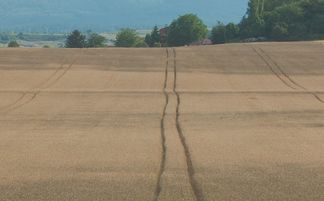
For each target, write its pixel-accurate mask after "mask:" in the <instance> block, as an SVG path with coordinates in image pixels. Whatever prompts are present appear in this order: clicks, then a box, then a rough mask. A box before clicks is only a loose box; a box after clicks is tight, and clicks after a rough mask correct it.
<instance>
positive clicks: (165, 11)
mask: <svg viewBox="0 0 324 201" xmlns="http://www.w3.org/2000/svg"><path fill="white" fill-rule="evenodd" d="M247 2H248V0H0V29H5V28H9V29H10V28H11V29H14V28H15V29H19V28H23V29H25V28H28V27H33V28H35V27H43V26H46V27H48V28H53V27H57V28H58V27H65V28H69V27H76V28H77V27H80V28H91V29H94V30H95V29H105V28H107V29H111V28H116V27H117V28H118V27H133V28H144V27H150V26H154V25H155V24H156V25H165V24H169V23H170V22H171V20H172V19H174V18H176V17H177V16H179V15H181V14H185V13H195V14H197V15H198V16H199V17H201V18H202V19H203V20H204V22H205V23H206V24H207V25H208V26H212V25H214V24H216V23H217V21H223V22H230V21H234V22H238V21H239V20H240V19H241V18H242V16H243V15H244V13H245V11H246V7H247Z"/></svg>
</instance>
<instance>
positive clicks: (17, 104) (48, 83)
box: [3, 49, 83, 114]
mask: <svg viewBox="0 0 324 201" xmlns="http://www.w3.org/2000/svg"><path fill="white" fill-rule="evenodd" d="M82 54H83V49H81V55H82ZM79 56H80V54H77V55H76V56H75V59H74V60H73V61H72V63H70V64H69V65H68V67H66V68H64V65H65V62H64V60H63V62H62V63H61V66H60V67H59V68H58V69H57V70H56V71H55V72H54V73H53V74H51V75H50V76H49V77H48V78H47V79H45V80H44V81H43V82H42V83H41V84H39V86H38V87H35V89H37V90H36V91H34V92H28V91H25V92H23V93H24V94H23V96H22V97H20V98H19V100H17V101H15V104H11V105H10V107H6V108H5V110H4V112H3V113H4V114H7V113H9V112H12V111H14V110H17V109H19V108H21V107H23V106H25V105H27V104H29V103H31V102H32V101H33V100H34V99H35V98H36V97H37V96H38V95H39V94H40V93H41V91H42V90H43V89H46V88H49V87H51V86H53V85H54V84H56V83H57V82H58V81H59V80H60V79H61V78H62V77H63V76H64V75H65V74H66V73H67V72H68V71H69V70H70V69H71V68H72V66H73V65H74V64H75V62H76V61H77V59H78V57H79ZM61 70H63V72H62V73H61V74H59V75H58V76H57V77H56V78H55V76H56V75H57V74H58V73H59V72H60V71H61ZM52 78H55V79H54V80H53V81H51V79H52ZM28 94H30V97H27V100H25V101H23V100H24V98H25V97H26V96H27V95H28ZM20 102H21V103H20Z"/></svg>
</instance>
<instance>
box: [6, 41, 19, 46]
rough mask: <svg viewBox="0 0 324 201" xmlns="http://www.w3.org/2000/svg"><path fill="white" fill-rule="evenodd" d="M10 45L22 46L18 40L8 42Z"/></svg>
mask: <svg viewBox="0 0 324 201" xmlns="http://www.w3.org/2000/svg"><path fill="white" fill-rule="evenodd" d="M8 47H20V45H19V43H18V42H17V41H15V40H14V41H10V42H9V43H8Z"/></svg>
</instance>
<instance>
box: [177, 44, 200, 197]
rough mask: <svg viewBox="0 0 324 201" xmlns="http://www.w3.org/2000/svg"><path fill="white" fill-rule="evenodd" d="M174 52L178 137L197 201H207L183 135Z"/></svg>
mask: <svg viewBox="0 0 324 201" xmlns="http://www.w3.org/2000/svg"><path fill="white" fill-rule="evenodd" d="M172 50H173V51H172V52H173V69H174V83H173V92H174V94H175V95H176V97H177V106H176V128H177V131H178V135H179V138H180V141H181V144H182V146H183V149H184V154H185V157H186V163H187V172H188V177H189V182H190V185H191V189H192V191H193V193H194V195H195V199H196V200H197V201H205V198H204V195H203V192H202V189H201V187H200V185H199V183H198V182H197V180H196V178H195V169H194V166H193V162H192V157H191V153H190V149H189V146H188V144H187V140H186V137H185V135H184V134H183V131H182V127H181V124H180V104H181V99H180V95H179V93H178V91H177V53H176V50H175V48H172Z"/></svg>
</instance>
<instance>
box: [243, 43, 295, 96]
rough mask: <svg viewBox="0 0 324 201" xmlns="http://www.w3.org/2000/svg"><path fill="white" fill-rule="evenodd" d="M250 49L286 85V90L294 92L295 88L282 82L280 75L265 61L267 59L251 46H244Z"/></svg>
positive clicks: (284, 81)
mask: <svg viewBox="0 0 324 201" xmlns="http://www.w3.org/2000/svg"><path fill="white" fill-rule="evenodd" d="M246 46H248V47H250V48H252V50H253V51H254V52H255V53H256V54H257V55H258V56H259V57H260V58H261V60H262V61H263V62H264V63H265V64H266V65H267V66H268V68H269V69H270V71H271V72H272V73H273V74H274V75H275V76H276V77H277V78H278V79H279V80H280V81H281V82H282V83H283V84H284V85H286V86H287V87H288V88H290V89H293V90H296V88H295V87H294V86H292V85H291V84H289V83H288V82H287V81H286V80H284V79H283V78H282V77H281V76H280V74H278V73H277V72H276V71H275V69H274V68H273V67H272V65H271V64H270V62H269V61H267V59H266V58H265V57H264V56H263V55H262V54H261V53H260V52H259V51H258V50H257V49H256V48H255V47H253V45H246Z"/></svg>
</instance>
